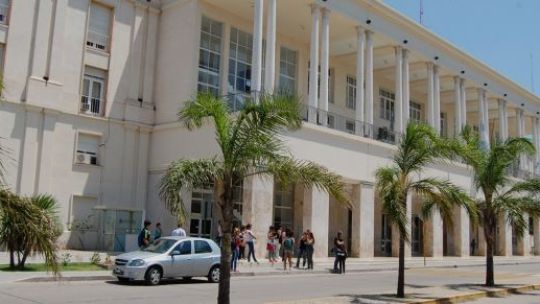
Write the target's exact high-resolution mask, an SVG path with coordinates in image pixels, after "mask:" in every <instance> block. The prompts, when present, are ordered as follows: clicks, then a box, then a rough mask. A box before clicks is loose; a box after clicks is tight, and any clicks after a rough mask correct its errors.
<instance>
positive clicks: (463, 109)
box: [459, 78, 467, 126]
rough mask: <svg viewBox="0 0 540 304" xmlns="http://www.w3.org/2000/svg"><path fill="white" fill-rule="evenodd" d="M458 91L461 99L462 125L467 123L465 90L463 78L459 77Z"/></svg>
mask: <svg viewBox="0 0 540 304" xmlns="http://www.w3.org/2000/svg"><path fill="white" fill-rule="evenodd" d="M459 91H460V96H461V97H460V100H461V123H462V124H463V126H466V125H467V92H466V90H465V79H463V78H461V79H460V81H459Z"/></svg>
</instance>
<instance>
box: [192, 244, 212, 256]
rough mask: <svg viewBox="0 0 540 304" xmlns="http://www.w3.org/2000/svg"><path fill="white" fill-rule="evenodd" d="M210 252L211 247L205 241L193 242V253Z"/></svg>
mask: <svg viewBox="0 0 540 304" xmlns="http://www.w3.org/2000/svg"><path fill="white" fill-rule="evenodd" d="M209 252H212V247H210V244H208V242H206V241H195V253H209Z"/></svg>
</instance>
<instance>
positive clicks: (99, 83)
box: [81, 67, 106, 115]
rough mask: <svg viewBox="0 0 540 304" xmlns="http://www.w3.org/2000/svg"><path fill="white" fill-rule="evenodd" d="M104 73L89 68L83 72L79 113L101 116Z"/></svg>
mask: <svg viewBox="0 0 540 304" xmlns="http://www.w3.org/2000/svg"><path fill="white" fill-rule="evenodd" d="M105 75H106V72H105V71H103V70H98V69H94V68H90V67H86V68H85V70H84V79H83V90H82V96H81V112H82V113H85V114H90V115H101V114H102V108H103V100H104V99H103V95H104V89H103V88H104V86H105Z"/></svg>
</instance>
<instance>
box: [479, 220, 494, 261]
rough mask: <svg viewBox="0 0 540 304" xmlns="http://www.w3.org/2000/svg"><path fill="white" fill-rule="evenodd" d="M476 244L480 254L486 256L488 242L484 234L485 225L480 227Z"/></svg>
mask: <svg viewBox="0 0 540 304" xmlns="http://www.w3.org/2000/svg"><path fill="white" fill-rule="evenodd" d="M476 246H477V247H478V255H480V256H486V247H487V243H486V237H485V235H484V227H482V226H479V227H478V240H477V242H476ZM495 250H496V248H495Z"/></svg>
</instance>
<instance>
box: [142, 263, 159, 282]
mask: <svg viewBox="0 0 540 304" xmlns="http://www.w3.org/2000/svg"><path fill="white" fill-rule="evenodd" d="M161 275H162V273H161V269H159V268H158V267H155V266H154V267H150V269H148V271H146V275H145V276H144V279H145V281H146V284H148V285H158V284H159V282H161Z"/></svg>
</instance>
